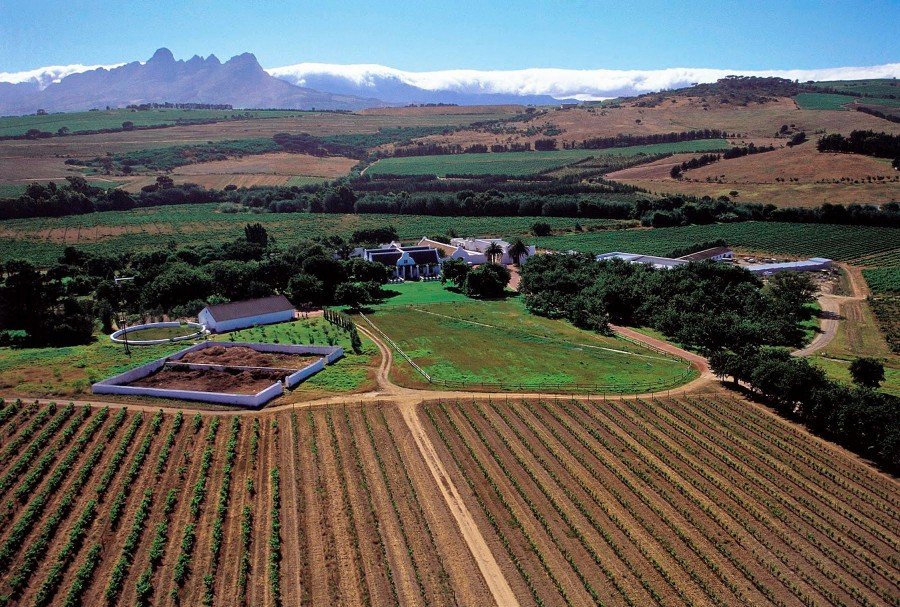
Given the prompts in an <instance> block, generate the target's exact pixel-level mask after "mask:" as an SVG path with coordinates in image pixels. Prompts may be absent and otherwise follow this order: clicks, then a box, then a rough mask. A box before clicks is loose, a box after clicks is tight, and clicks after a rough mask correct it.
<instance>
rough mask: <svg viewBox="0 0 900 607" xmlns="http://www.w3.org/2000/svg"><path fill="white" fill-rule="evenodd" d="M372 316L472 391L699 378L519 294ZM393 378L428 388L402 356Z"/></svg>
mask: <svg viewBox="0 0 900 607" xmlns="http://www.w3.org/2000/svg"><path fill="white" fill-rule="evenodd" d="M423 299H426V298H423ZM370 319H371V321H372V322H373V323H375V325H376V326H377V327H378V328H379V329H380V330H381V331H383V332H384V333H385V334H387V335H388V336H389V337H391V339H393V340H394V341H395V342H396V343H397V344H398V345H399V346H400V348H401V349H403V350H404V352H406V353H407V354H408V355H409V356H410V357H411V358H412V359H413V360H414V361H415V362H416V363H417V364H418V365H420V366H421V367H422V368H423V369H424V370H425V371H426V372H427V373H428V374H429V375H431V376H432V377H433V378H435V379H437V380H442V381H447V382H454V384H455V383H456V382H463V383H465V384H468V385H467V386H464V387H466V388H469V389H480V388H481V385H482V382H483V383H484V384H485V385H486V387H487V388H488V389H496V388H497V387H498V386H497V385H496V384H499V385H500V386H499V387H500V389H509V390H517V389H531V390H536V389H543V390H548V391H553V390H555V389H561V390H572V389H575V390H577V389H579V386H581V388H580V389H582V390H586V391H593V392H602V391H606V392H613V391H622V392H634V391H639V392H643V391H645V390H646V391H650V388H649V387H650V386H655V387H656V389H660V388H661V387H662V386H665V387H672V386H674V385H678V384H680V383H683V382H684V381H687V380H688V379H690V378H692V377H693V376H694V375H693V373H692V371H690V370H689V369H688V368H687V367H686V365H685V363H684V362H683V361H680V360H677V359H673V358H667V357H664V356H662V355H659V354H656V353H654V352H651V351H649V350H646V349H644V348H642V347H640V346H637V345H634V344H632V343H629V342H626V341H624V340H621V339H618V338H614V337H605V336H601V335H597V334H595V333H592V332H589V331H582V330H580V329H576V328H575V327H573V326H571V325H569V324H567V323H565V322H563V321H558V320H550V319H546V318H541V317H538V316H533V315H531V314H529V313H528V312H527V311H526V310H525V309H524V306H523V305H522V304H521V302H520V301H519V300H518V299H510V300H506V301H472V300H470V301H468V302H459V301H454V302H452V303H433V304H424V303H423V304H421V305H408V306H404V307H400V306H384V307H382V308H380V309H378V310H377V311H376V312H375V313H373V314H372V315H371V316H370ZM393 377H394V379H395V381H398V382H399V383H401V384H402V385H408V386H412V387H428V386H429V384H428V383H427V382H426V381H425V380H424V378H422V376H421V375H419V374H418V373H417V372H416V371H415V370H414V369H413V368H412V366H411V365H409V364H408V363H407V362H406V361H405V360H403V359H402V358H401V357H399V356H395V362H394V369H393ZM492 384H493V385H492ZM588 385H590V386H593V388H587V387H586V386H588ZM529 386H530V388H529ZM436 387H437V388H438V389H440V388H442V387H443V386H441V385H440V384H438V385H437V386H436Z"/></svg>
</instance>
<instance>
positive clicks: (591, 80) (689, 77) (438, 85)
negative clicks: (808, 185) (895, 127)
mask: <svg viewBox="0 0 900 607" xmlns="http://www.w3.org/2000/svg"><path fill="white" fill-rule="evenodd" d="M120 65H124V64H122V63H117V64H110V65H78V64H76V65H55V66H49V67H42V68H37V69H33V70H27V71H22V72H0V82H13V83H20V82H34V83H37V84H38V86H39V87H40V88H41V89H43V88H46V87H47V86H48V85H49V84H51V83H53V82H59V81H60V80H61V79H62V78H64V77H66V76H68V75H70V74H76V73H79V72H85V71H88V70H94V69H97V68H106V69H111V68H114V67H118V66H120ZM267 71H268V72H269V73H270V74H272V75H273V76H276V77H278V78H281V79H282V80H287V81H288V82H291V83H293V84H297V85H300V86H303V85H305V84H306V82H307V80H309V79H311V78H322V77H329V78H335V79H339V80H344V81H345V82H346V84H348V85H353V86H356V87H359V88H360V89H362V90H361V91H360V93H364V92H365V90H366V89H371V90H372V91H373V94H374V91H375V89H377V87H378V86H379V84H380V83H381V82H383V81H384V80H393V81H399V82H402V83H404V84H408V85H411V86H415V87H418V88H421V89H425V90H429V91H455V92H460V93H502V94H512V95H550V96H553V97H556V98H559V99H563V98H574V99H581V100H590V99H604V98H609V97H616V96H618V95H633V94H639V93H647V92H652V91H658V90H662V89H668V88H680V87H685V86H690V85H691V84H692V83H695V82H714V81H716V80H718V79H719V78H723V77H725V76H728V75H744V76H780V77H782V78H789V79H791V80H800V81H801V82H804V81H806V80H856V79H861V78H897V77H900V63H890V64H886V65H877V66H869V67H835V68H823V69H815V70H734V69H717V68H667V69H660V70H604V69H599V70H571V69H557V68H531V69H522V70H464V69H460V70H440V71H432V72H409V71H403V70H398V69H395V68H391V67H386V66H383V65H375V64H358V65H337V64H328V63H298V64H296V65H288V66H285V67H276V68H271V69H268V70H267Z"/></svg>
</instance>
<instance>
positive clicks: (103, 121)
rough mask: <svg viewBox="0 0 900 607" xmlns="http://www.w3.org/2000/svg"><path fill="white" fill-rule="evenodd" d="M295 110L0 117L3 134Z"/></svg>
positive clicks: (279, 114)
mask: <svg viewBox="0 0 900 607" xmlns="http://www.w3.org/2000/svg"><path fill="white" fill-rule="evenodd" d="M298 115H300V112H297V111H295V110H252V111H250V110H178V109H162V108H161V109H154V110H134V111H132V110H128V109H115V110H101V111H96V112H70V113H59V114H47V115H44V116H36V115H30V116H4V117H2V118H0V137H11V136H15V135H24V134H25V132H26V131H28V130H29V129H38V130H41V131H49V132H51V133H56V132H57V131H58V130H59V129H60V128H62V127H66V128H68V129H69V132H70V133H77V132H80V131H97V130H101V129H120V128H122V123H123V122H125V121H128V122H133V123H134V125H135V126H138V127H142V126H158V125H175V124H178V123H179V122H185V121H190V122H194V121H204V120H216V121H218V120H230V119H232V118H234V117H238V116H240V117H242V118H288V117H292V116H298Z"/></svg>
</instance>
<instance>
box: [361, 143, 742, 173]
mask: <svg viewBox="0 0 900 607" xmlns="http://www.w3.org/2000/svg"><path fill="white" fill-rule="evenodd" d="M728 147H729V145H728V142H727V141H725V140H724V139H700V140H697V141H679V142H677V143H659V144H653V145H637V146H631V147H624V148H608V149H604V150H558V151H554V152H501V153H496V154H449V155H443V156H410V157H404V158H383V159H381V160H379V161H378V162H376V163H375V164H373V165H372V166H370V167H369V168H368V169H366V173H367V174H371V175H437V176H439V177H443V176H446V175H447V174H451V175H533V174H535V173H541V172H543V171H549V170H551V169H556V168H559V167H562V166H565V165H567V164H572V163H574V162H579V161H581V160H584V159H585V158H589V157H597V156H637V155H639V154H663V153H668V152H672V153H675V152H705V151H712V150H722V149H727V148H728Z"/></svg>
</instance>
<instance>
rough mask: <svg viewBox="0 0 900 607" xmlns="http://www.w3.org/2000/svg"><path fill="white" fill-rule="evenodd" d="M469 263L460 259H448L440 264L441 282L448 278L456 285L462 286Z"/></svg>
mask: <svg viewBox="0 0 900 607" xmlns="http://www.w3.org/2000/svg"><path fill="white" fill-rule="evenodd" d="M469 270H471V268H470V267H469V264H467V263H466V262H465V261H463V260H462V259H448V260H446V261H445V262H444V263H443V264H442V265H441V282H442V283H445V284H446V282H447V281H448V280H449V281H450V282H452V283H453V284H454V285H456V286H457V287H460V288H462V286H463V285H464V284H465V282H466V275H468V273H469Z"/></svg>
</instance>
